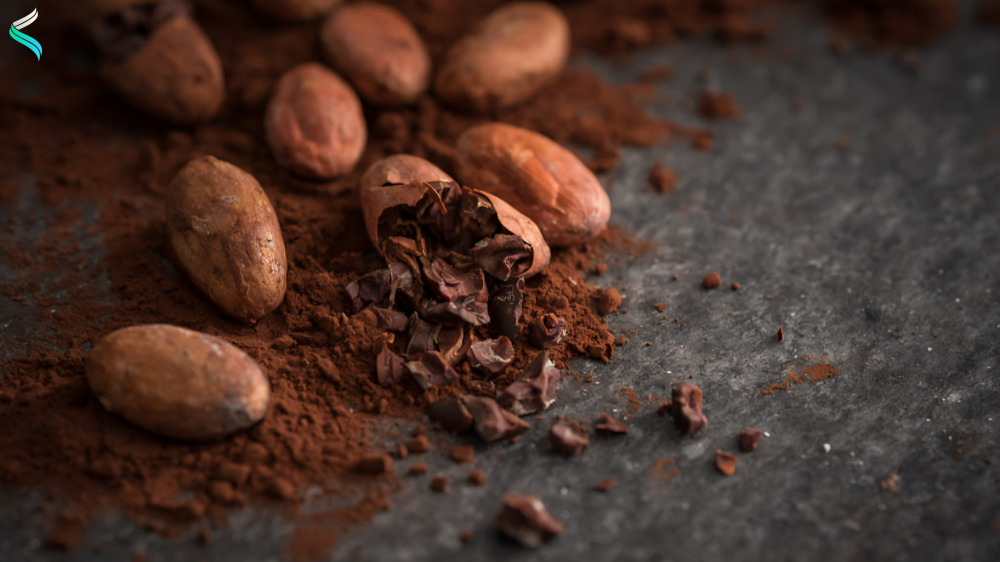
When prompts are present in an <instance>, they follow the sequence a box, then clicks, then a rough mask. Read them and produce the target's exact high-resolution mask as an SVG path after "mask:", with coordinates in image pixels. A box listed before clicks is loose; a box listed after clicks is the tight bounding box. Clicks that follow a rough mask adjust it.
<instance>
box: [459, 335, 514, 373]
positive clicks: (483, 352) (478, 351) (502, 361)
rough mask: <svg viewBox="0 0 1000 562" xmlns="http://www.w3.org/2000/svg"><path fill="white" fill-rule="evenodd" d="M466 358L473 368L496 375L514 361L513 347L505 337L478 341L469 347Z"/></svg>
mask: <svg viewBox="0 0 1000 562" xmlns="http://www.w3.org/2000/svg"><path fill="white" fill-rule="evenodd" d="M466 357H467V358H468V359H469V364H470V365H472V367H473V368H476V369H481V370H483V371H486V372H489V373H492V374H497V373H499V372H500V371H503V370H504V369H506V368H507V365H510V363H511V361H513V360H514V346H513V345H512V344H511V343H510V340H509V339H507V337H506V336H500V337H499V338H497V339H493V340H483V341H478V342H476V343H474V344H472V345H471V346H470V347H469V351H468V353H466Z"/></svg>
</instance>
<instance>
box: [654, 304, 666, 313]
mask: <svg viewBox="0 0 1000 562" xmlns="http://www.w3.org/2000/svg"><path fill="white" fill-rule="evenodd" d="M653 308H655V309H656V311H657V312H664V311H666V310H667V304H666V303H662V302H661V303H657V304H654V305H653Z"/></svg>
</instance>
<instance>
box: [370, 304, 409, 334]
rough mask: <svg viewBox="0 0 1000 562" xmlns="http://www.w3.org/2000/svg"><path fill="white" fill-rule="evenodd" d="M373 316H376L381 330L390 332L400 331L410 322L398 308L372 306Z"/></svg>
mask: <svg viewBox="0 0 1000 562" xmlns="http://www.w3.org/2000/svg"><path fill="white" fill-rule="evenodd" d="M372 312H374V313H375V317H376V318H378V325H379V327H380V328H382V329H383V330H389V331H390V332H402V331H404V330H406V327H407V326H408V325H409V323H410V319H409V318H407V317H406V315H405V314H403V313H402V312H399V311H398V310H391V309H388V308H372Z"/></svg>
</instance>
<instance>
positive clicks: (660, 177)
mask: <svg viewBox="0 0 1000 562" xmlns="http://www.w3.org/2000/svg"><path fill="white" fill-rule="evenodd" d="M649 183H650V184H652V186H653V189H655V190H656V191H657V192H658V193H673V191H674V189H676V187H677V174H675V173H674V171H673V170H671V169H669V168H664V167H663V166H662V165H660V163H659V162H657V163H656V164H653V168H652V169H651V170H650V171H649Z"/></svg>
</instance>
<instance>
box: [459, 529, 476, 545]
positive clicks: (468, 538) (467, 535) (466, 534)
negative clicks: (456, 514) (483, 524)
mask: <svg viewBox="0 0 1000 562" xmlns="http://www.w3.org/2000/svg"><path fill="white" fill-rule="evenodd" d="M472 539H473V534H472V529H466V530H464V531H462V533H461V534H460V535H458V540H460V541H462V542H463V543H465V544H469V543H471V542H472Z"/></svg>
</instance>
